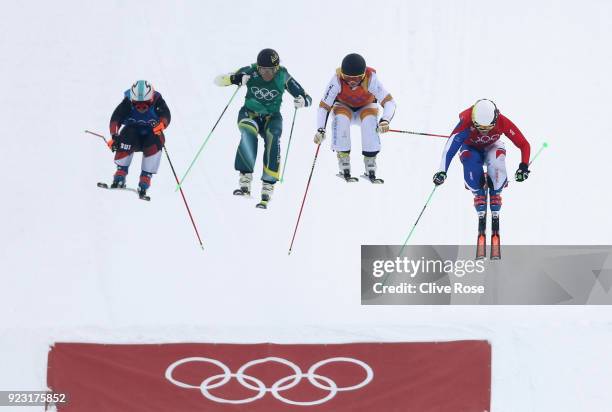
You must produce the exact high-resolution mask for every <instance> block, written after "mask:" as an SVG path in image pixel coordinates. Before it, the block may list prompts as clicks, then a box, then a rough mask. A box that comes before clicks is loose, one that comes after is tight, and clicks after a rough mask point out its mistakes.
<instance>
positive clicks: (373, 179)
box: [360, 174, 385, 185]
mask: <svg viewBox="0 0 612 412" xmlns="http://www.w3.org/2000/svg"><path fill="white" fill-rule="evenodd" d="M360 177H361V178H362V179H365V180H367V181H369V182H370V183H373V184H377V185H381V184H383V183H385V181H384V180H383V179H381V178H378V177H370V176H368V175H365V174H363V175H361V176H360Z"/></svg>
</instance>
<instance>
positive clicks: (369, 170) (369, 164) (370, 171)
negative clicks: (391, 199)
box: [363, 156, 385, 184]
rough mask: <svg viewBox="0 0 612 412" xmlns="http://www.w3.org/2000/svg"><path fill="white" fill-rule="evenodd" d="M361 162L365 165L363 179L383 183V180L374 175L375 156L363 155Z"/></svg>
mask: <svg viewBox="0 0 612 412" xmlns="http://www.w3.org/2000/svg"><path fill="white" fill-rule="evenodd" d="M363 163H364V165H365V174H364V175H363V177H364V178H365V179H368V180H369V181H370V182H371V183H375V184H382V183H385V181H384V180H382V179H379V178H377V177H376V156H372V157H369V156H363Z"/></svg>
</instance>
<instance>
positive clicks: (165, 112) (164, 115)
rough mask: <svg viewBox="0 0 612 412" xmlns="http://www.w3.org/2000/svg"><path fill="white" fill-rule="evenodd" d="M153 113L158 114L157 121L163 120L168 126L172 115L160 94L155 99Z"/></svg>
mask: <svg viewBox="0 0 612 412" xmlns="http://www.w3.org/2000/svg"><path fill="white" fill-rule="evenodd" d="M155 113H157V115H158V116H159V121H160V122H163V123H164V125H165V126H166V127H168V125H169V124H170V119H171V117H172V116H171V115H170V109H169V108H168V105H167V104H166V101H165V100H164V98H163V97H161V96H160V97H159V99H157V102H155Z"/></svg>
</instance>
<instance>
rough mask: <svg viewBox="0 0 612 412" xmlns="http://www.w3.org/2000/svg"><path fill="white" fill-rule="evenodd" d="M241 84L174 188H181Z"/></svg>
mask: <svg viewBox="0 0 612 412" xmlns="http://www.w3.org/2000/svg"><path fill="white" fill-rule="evenodd" d="M240 87H241V86H238V87H237V88H236V91H234V94H232V97H231V98H230V100H229V102H227V104H226V105H225V108H224V109H223V111H222V112H221V115H220V116H219V118H218V119H217V121H216V123H215V125H214V126H213V127H212V129H211V130H210V133H208V136H206V139H204V143H202V146H200V149H199V150H198V152H197V153H196V155H195V157H194V158H193V160H192V161H191V164H190V165H189V167H188V168H187V171H186V172H185V174H184V175H183V177H182V178H181V180H180V181H179V182H178V184H177V185H176V190H179V189H180V188H181V186H182V185H183V182H184V181H185V178H186V177H187V175H188V174H189V172H190V171H191V168H192V167H193V165H194V164H195V162H196V160H198V157H199V156H200V153H202V150H204V146H206V143H208V139H210V136H212V134H213V132H214V131H215V128H216V127H217V125H218V124H219V121H220V120H221V118H222V117H223V115H224V114H225V111H226V110H227V108H228V107H229V105H230V104H231V103H232V100H234V97H235V96H236V94H237V93H238V90H240Z"/></svg>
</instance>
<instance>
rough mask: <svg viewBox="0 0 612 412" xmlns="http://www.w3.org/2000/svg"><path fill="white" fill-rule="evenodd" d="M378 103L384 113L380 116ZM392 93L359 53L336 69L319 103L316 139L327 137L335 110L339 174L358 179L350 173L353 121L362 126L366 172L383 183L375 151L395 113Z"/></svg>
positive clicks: (333, 135)
mask: <svg viewBox="0 0 612 412" xmlns="http://www.w3.org/2000/svg"><path fill="white" fill-rule="evenodd" d="M378 104H380V105H381V106H382V107H383V114H382V117H381V118H380V120H378V113H379V108H378ZM395 107H396V106H395V102H394V100H393V97H391V95H390V94H389V93H388V92H387V91H386V90H385V88H384V86H383V85H382V83H381V82H380V81H379V80H378V76H377V74H376V70H374V69H372V68H371V67H367V66H366V62H365V60H364V58H363V57H361V56H360V55H359V54H355V53H352V54H349V55H347V56H346V57H345V58H344V59H343V60H342V66H341V67H340V68H339V69H337V70H336V74H335V75H334V76H333V77H332V79H331V80H330V82H329V84H328V85H327V88H326V89H325V95H324V96H323V99H322V100H321V103H320V104H319V112H318V116H317V129H318V130H317V133H316V135H315V138H314V142H315V143H317V144H320V143H321V142H322V141H323V140H324V139H325V127H326V125H327V119H328V117H329V113H330V112H331V113H332V149H333V150H334V151H336V152H337V156H338V165H339V167H340V174H339V176H340V177H343V178H344V179H346V180H347V181H355V180H357V179H355V178H354V177H351V161H350V152H351V134H350V129H351V125H352V124H357V125H360V126H361V150H362V154H363V160H364V164H365V175H366V177H368V178H369V179H370V181H372V183H383V181H382V179H377V178H376V155H377V154H378V152H380V137H379V134H380V133H386V132H388V131H389V122H390V121H391V119H392V118H393V115H394V113H395Z"/></svg>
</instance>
